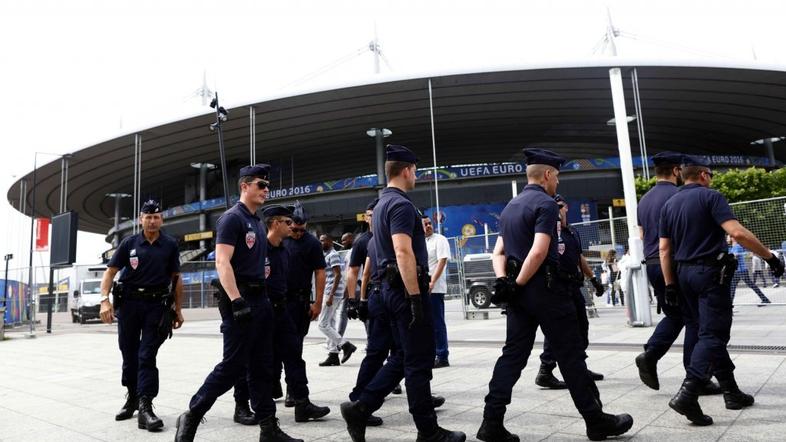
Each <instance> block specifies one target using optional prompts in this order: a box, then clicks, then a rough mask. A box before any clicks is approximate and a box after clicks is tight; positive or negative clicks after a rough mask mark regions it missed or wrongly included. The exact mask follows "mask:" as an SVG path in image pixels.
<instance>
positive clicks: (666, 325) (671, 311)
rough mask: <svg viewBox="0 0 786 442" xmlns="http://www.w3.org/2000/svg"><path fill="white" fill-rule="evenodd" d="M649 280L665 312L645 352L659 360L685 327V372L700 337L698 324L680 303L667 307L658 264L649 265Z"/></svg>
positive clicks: (664, 283)
mask: <svg viewBox="0 0 786 442" xmlns="http://www.w3.org/2000/svg"><path fill="white" fill-rule="evenodd" d="M647 278H648V279H649V281H650V284H651V285H652V289H653V290H654V291H655V297H656V298H657V299H658V305H659V306H660V309H661V311H662V312H663V315H664V317H663V319H661V320H660V322H658V325H657V326H655V331H654V332H652V336H650V339H649V340H648V341H647V343H646V344H644V350H645V351H647V352H651V353H652V354H653V355H655V356H656V357H657V359H658V360H660V358H662V357H663V356H664V355H665V354H666V352H668V351H669V348H671V345H672V344H673V343H674V341H675V340H676V339H677V338H678V337H679V336H680V332H681V331H682V327H685V337H684V340H683V347H682V365H683V366H684V367H685V370H687V369H688V366H689V365H690V358H691V354H692V353H693V348H694V347H695V346H696V341H697V340H698V339H699V336H698V332H699V330H698V323H697V322H696V321H692V320H691V319H690V318H689V317H688V314H687V312H686V311H685V310H684V309H685V306H684V305H682V304H683V303H680V305H678V306H672V305H666V300H665V296H666V282H665V281H664V280H663V270H662V269H661V268H660V265H658V264H647Z"/></svg>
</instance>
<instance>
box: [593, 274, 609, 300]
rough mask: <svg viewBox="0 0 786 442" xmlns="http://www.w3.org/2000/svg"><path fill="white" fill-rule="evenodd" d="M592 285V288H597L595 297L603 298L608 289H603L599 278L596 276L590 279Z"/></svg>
mask: <svg viewBox="0 0 786 442" xmlns="http://www.w3.org/2000/svg"><path fill="white" fill-rule="evenodd" d="M590 284H592V287H594V288H595V296H598V297H601V296H603V293H605V292H606V287H603V284H601V283H600V281H598V278H596V277H594V276H593V277H592V278H590Z"/></svg>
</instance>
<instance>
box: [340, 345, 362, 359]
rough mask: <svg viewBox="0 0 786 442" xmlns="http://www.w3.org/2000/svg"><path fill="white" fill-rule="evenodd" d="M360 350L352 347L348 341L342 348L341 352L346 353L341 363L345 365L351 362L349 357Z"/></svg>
mask: <svg viewBox="0 0 786 442" xmlns="http://www.w3.org/2000/svg"><path fill="white" fill-rule="evenodd" d="M357 349H358V348H357V347H355V346H354V345H352V343H351V342H349V341H347V342H345V343H344V344H343V345H342V346H341V351H342V352H344V355H343V356H341V363H342V364H343V363H345V362H347V361H348V360H349V357H350V356H352V353H354V352H355V350H357Z"/></svg>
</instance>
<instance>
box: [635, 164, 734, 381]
mask: <svg viewBox="0 0 786 442" xmlns="http://www.w3.org/2000/svg"><path fill="white" fill-rule="evenodd" d="M682 157H683V156H682V154H678V153H674V152H660V153H658V154H656V155H654V156H653V157H652V162H653V163H655V166H665V167H668V166H674V167H677V166H679V165H680V164H681V163H682ZM676 193H677V185H676V184H674V183H672V182H670V181H667V180H659V181H658V182H656V183H655V186H654V187H653V188H652V189H650V190H649V191H648V192H647V193H645V194H644V196H642V197H641V200H640V201H639V205H638V219H639V226H640V227H641V228H642V230H644V238H643V243H644V244H643V246H644V258H645V262H646V264H647V267H646V269H647V278H648V279H649V282H650V284H651V285H652V289H653V291H654V292H655V297H656V298H657V300H658V308H659V309H660V310H661V311H662V312H663V314H664V317H663V319H661V320H660V322H658V325H657V326H656V327H655V331H654V332H653V333H652V336H651V337H650V339H649V340H648V341H647V343H646V344H645V345H644V353H641V354H639V355H638V356H637V357H636V365H637V366H638V368H639V377H640V378H641V380H642V382H644V384H645V385H647V386H648V387H650V388H652V389H655V390H658V389H659V388H660V383H659V381H658V371H657V364H658V361H659V360H660V359H661V358H662V357H663V356H664V355H665V354H666V352H667V351H669V348H670V347H671V345H672V344H673V343H674V341H675V340H676V339H677V337H679V335H680V332H681V331H682V328H683V327H684V326H685V325H686V321H685V317H684V312H683V310H682V308H681V307H680V306H675V305H670V304H667V303H666V302H665V300H664V294H665V289H666V283H665V282H664V281H663V270H662V269H661V267H660V254H659V251H658V241H659V235H658V234H659V229H658V225H659V223H660V211H661V209H662V208H663V205H664V204H666V201H668V200H669V199H670V198H671V197H672V196H674V195H675V194H676ZM687 325H688V326H687V327H686V329H685V338H684V343H683V351H682V363H683V366H684V367H685V369H687V368H688V365H689V363H690V355H691V352H692V351H693V347H694V346H695V345H696V340H697V339H698V330H697V328H696V323H695V322H692V321H688V323H687ZM709 386H712V384H709ZM715 388H716V389H717V386H715ZM718 392H720V391H718Z"/></svg>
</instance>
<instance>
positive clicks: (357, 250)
mask: <svg viewBox="0 0 786 442" xmlns="http://www.w3.org/2000/svg"><path fill="white" fill-rule="evenodd" d="M376 202H377V199H376V198H375V199H374V200H373V201H372V202H371V203H369V205H368V206H367V207H366V211H365V212H364V213H363V222H364V223H365V224H366V225H367V226H368V231H366V232H363V233H361V234H360V235H359V236H358V237H357V239H355V241H354V242H353V243H352V250H350V252H349V260H348V262H347V297H348V300H347V301H348V302H347V304H349V305H350V309H352V308H353V307H354V308H355V309H357V307H358V305H359V304H358V302H359V301H360V297H359V293H360V282H361V278H360V275H362V273H363V270H364V268H363V265H364V263H365V261H366V257H367V256H368V244H369V241H370V240H371V238H372V234H371V222H372V219H371V216H372V213H373V211H372V210H371V209H370V208H369V207H372V208H373V204H376ZM353 287H356V289H352V288H353ZM363 324H364V327H365V328H366V335H367V336H368V323H367V322H366V321H363Z"/></svg>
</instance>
